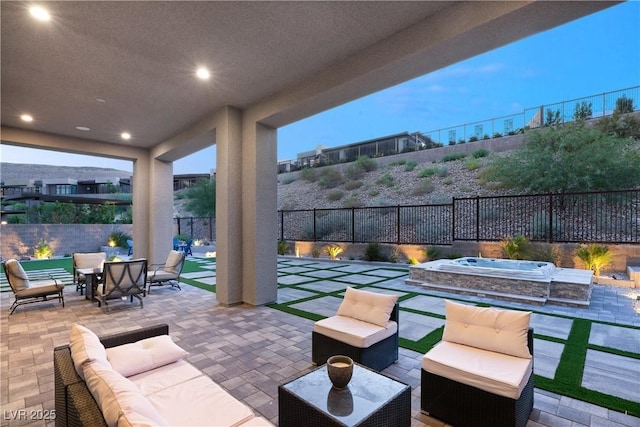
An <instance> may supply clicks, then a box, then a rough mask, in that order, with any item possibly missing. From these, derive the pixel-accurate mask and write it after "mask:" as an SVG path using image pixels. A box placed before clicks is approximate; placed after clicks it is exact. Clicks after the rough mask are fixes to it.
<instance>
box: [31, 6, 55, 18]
mask: <svg viewBox="0 0 640 427" xmlns="http://www.w3.org/2000/svg"><path fill="white" fill-rule="evenodd" d="M29 13H30V14H31V16H33V17H34V18H36V19H37V20H38V21H48V20H50V19H51V15H49V11H48V10H47V9H45V8H44V7H42V6H32V7H30V8H29Z"/></svg>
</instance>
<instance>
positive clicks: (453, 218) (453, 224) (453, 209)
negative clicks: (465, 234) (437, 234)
mask: <svg viewBox="0 0 640 427" xmlns="http://www.w3.org/2000/svg"><path fill="white" fill-rule="evenodd" d="M451 241H452V242H455V241H456V198H455V197H452V198H451Z"/></svg>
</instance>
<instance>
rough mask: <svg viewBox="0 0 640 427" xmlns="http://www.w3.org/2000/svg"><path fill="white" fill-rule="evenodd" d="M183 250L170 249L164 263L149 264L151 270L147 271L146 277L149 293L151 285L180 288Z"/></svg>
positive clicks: (183, 257)
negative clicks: (147, 275)
mask: <svg viewBox="0 0 640 427" xmlns="http://www.w3.org/2000/svg"><path fill="white" fill-rule="evenodd" d="M185 256H186V255H185V252H183V251H175V250H173V251H171V252H169V256H167V260H166V262H165V263H164V264H151V266H152V268H153V272H151V273H149V277H148V279H147V282H148V290H147V292H149V293H151V286H162V285H171V287H176V288H178V289H180V290H182V288H180V273H182V267H183V266H184V259H185Z"/></svg>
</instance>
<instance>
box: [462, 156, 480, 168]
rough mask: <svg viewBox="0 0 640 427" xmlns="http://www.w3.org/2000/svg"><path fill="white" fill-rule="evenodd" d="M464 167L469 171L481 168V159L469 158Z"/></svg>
mask: <svg viewBox="0 0 640 427" xmlns="http://www.w3.org/2000/svg"><path fill="white" fill-rule="evenodd" d="M464 167H465V169H467V170H469V171H474V170H478V169H480V160H478V159H476V158H473V159H469V160H467V162H466V163H465V164H464Z"/></svg>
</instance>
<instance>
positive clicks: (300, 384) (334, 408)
mask: <svg viewBox="0 0 640 427" xmlns="http://www.w3.org/2000/svg"><path fill="white" fill-rule="evenodd" d="M278 425H279V426H280V427H289V426H292V427H300V426H314V427H316V426H409V425H411V387H409V386H408V385H406V384H404V383H401V382H399V381H396V380H394V379H391V378H389V377H387V376H385V375H382V374H379V373H377V372H375V371H372V370H370V369H369V368H366V367H364V366H362V365H359V364H357V363H355V364H354V366H353V376H352V377H351V381H350V382H349V384H348V385H347V387H346V388H345V389H344V390H337V389H334V388H333V384H331V381H330V380H329V375H328V374H327V365H326V364H325V365H322V366H321V367H319V368H317V369H314V370H313V371H311V372H309V373H306V374H304V375H302V376H299V377H298V378H296V379H294V380H292V381H290V382H288V383H286V384H282V385H280V386H279V387H278Z"/></svg>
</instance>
